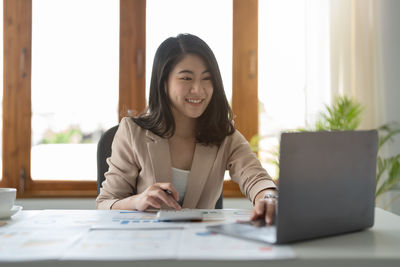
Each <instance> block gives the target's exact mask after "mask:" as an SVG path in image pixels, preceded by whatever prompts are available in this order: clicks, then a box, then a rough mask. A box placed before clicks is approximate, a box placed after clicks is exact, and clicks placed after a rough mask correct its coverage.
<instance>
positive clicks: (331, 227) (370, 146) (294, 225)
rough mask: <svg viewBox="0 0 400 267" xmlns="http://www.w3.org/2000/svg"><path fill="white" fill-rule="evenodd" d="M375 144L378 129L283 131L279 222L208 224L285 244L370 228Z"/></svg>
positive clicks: (218, 229)
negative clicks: (267, 224)
mask: <svg viewBox="0 0 400 267" xmlns="http://www.w3.org/2000/svg"><path fill="white" fill-rule="evenodd" d="M377 149H378V134H377V131H376V130H371V131H335V132H298V133H283V134H282V135H281V143H280V161H279V162H280V163H279V165H280V173H279V174H280V175H279V196H278V197H279V198H278V199H279V200H278V209H277V210H278V212H277V214H276V217H275V224H274V225H272V226H267V227H263V226H262V225H255V224H257V223H259V222H255V223H254V222H242V223H233V224H224V225H214V226H209V227H208V229H209V230H211V231H214V232H218V233H222V234H227V235H231V236H236V237H241V238H246V239H252V240H258V241H262V242H267V243H275V244H285V243H291V242H297V241H302V240H308V239H314V238H319V237H325V236H332V235H338V234H344V233H349V232H354V231H359V230H362V229H366V228H369V227H372V226H373V224H374V207H375V186H376V157H377Z"/></svg>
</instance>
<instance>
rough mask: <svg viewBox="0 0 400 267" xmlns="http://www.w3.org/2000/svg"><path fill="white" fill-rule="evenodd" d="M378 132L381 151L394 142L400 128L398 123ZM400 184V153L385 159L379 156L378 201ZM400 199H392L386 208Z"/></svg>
mask: <svg viewBox="0 0 400 267" xmlns="http://www.w3.org/2000/svg"><path fill="white" fill-rule="evenodd" d="M378 132H379V143H378V148H379V150H381V148H382V147H383V145H384V144H385V143H387V142H388V141H391V140H393V136H395V135H397V134H400V126H399V124H398V123H390V124H385V125H382V126H381V127H379V128H378ZM399 182H400V153H399V154H397V155H394V156H390V157H383V156H382V155H379V154H378V157H377V165H376V185H377V189H376V199H378V198H379V197H380V196H381V195H382V194H383V193H385V192H387V191H388V190H391V189H392V188H394V187H395V186H396V184H397V183H399ZM398 198H400V194H398V195H397V196H395V197H394V198H392V200H391V201H390V202H389V204H387V206H386V207H385V208H388V207H389V206H390V205H391V204H392V203H394V201H396V200H397V199H398Z"/></svg>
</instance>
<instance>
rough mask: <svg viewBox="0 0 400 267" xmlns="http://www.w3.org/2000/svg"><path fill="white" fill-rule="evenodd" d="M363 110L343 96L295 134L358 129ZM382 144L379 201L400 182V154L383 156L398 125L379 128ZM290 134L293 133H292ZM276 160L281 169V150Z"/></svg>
mask: <svg viewBox="0 0 400 267" xmlns="http://www.w3.org/2000/svg"><path fill="white" fill-rule="evenodd" d="M362 111H363V107H362V106H361V104H359V103H358V102H357V101H355V100H353V99H351V98H348V97H346V96H341V97H337V98H335V100H334V101H333V104H332V105H331V106H328V105H326V106H325V111H323V112H321V113H320V114H319V118H318V119H317V121H316V122H315V124H314V125H312V126H309V125H308V126H306V127H304V128H298V129H296V130H294V131H344V130H356V129H357V128H358V126H359V125H360V122H361V114H362ZM377 130H378V133H379V144H378V152H379V153H378V156H377V168H376V169H377V174H376V184H377V188H376V194H375V197H376V200H377V199H378V198H379V197H380V196H381V195H382V194H383V193H385V192H387V191H388V190H391V189H393V188H394V187H395V186H396V184H397V183H399V182H400V153H399V154H397V155H395V156H391V157H384V156H383V155H382V147H383V145H384V144H386V143H387V142H388V141H390V140H393V137H394V136H395V135H397V134H400V126H399V124H398V123H388V124H385V125H382V126H381V127H379V128H378V129H377ZM287 132H293V130H288V131H287ZM260 139H261V138H260V137H259V136H257V138H254V140H253V139H252V141H253V142H252V148H253V149H254V150H253V151H255V152H258V151H259V147H258V141H259V140H260ZM271 153H273V155H274V156H275V159H274V160H273V161H272V163H274V164H275V165H276V166H277V169H278V170H279V148H277V149H276V150H275V151H272V152H271ZM398 198H400V194H399V195H397V196H396V197H394V198H393V199H392V200H391V201H390V203H389V204H388V205H387V207H389V206H390V205H391V204H392V203H393V202H394V201H395V200H396V199H398Z"/></svg>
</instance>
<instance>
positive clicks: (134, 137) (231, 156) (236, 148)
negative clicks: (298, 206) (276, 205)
mask: <svg viewBox="0 0 400 267" xmlns="http://www.w3.org/2000/svg"><path fill="white" fill-rule="evenodd" d="M107 163H108V165H109V166H110V167H109V170H108V171H107V172H106V173H105V177H106V180H105V181H104V182H103V184H102V185H103V188H102V189H100V194H99V196H98V197H97V199H96V207H97V208H98V209H111V207H112V205H113V204H114V203H115V202H116V201H118V200H120V199H123V198H126V197H129V196H131V195H133V194H138V193H141V192H143V191H144V190H145V189H146V188H147V187H149V186H150V185H152V184H154V183H157V182H164V183H165V182H169V183H172V174H171V173H172V172H171V157H170V152H169V145H168V139H165V138H162V137H159V136H157V135H155V134H154V133H152V132H151V131H148V130H144V129H143V128H141V127H140V126H138V125H137V124H136V123H135V122H134V121H133V120H132V119H130V118H128V117H126V118H123V119H122V121H121V123H120V125H119V127H118V131H117V133H116V134H115V137H114V141H113V144H112V153H111V157H110V158H108V159H107ZM225 170H229V173H230V176H231V178H232V180H233V181H234V182H236V183H238V184H239V186H240V190H241V191H242V193H243V194H245V195H246V196H247V198H248V199H250V200H251V201H252V202H253V203H254V198H255V196H256V195H257V193H259V192H260V191H261V190H263V189H266V188H275V187H276V186H275V184H274V183H273V181H272V179H271V177H270V176H269V175H268V173H267V172H266V170H265V169H264V168H263V167H262V166H261V164H260V162H259V161H258V159H257V158H256V156H255V154H254V153H253V152H252V151H251V149H250V145H249V143H248V142H247V141H246V139H245V138H244V137H243V136H242V135H241V134H240V133H239V131H237V130H236V131H235V133H234V134H232V135H230V136H227V137H226V138H225V140H224V141H223V142H222V144H221V145H220V146H219V147H217V146H215V145H214V146H205V145H201V144H196V148H195V152H194V157H193V162H192V167H191V170H190V175H189V180H188V183H187V188H186V194H185V198H184V201H183V205H182V207H183V208H199V209H212V208H214V207H215V203H216V202H217V200H218V198H219V196H220V194H221V192H222V186H223V180H224V173H225Z"/></svg>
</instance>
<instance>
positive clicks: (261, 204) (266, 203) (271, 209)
mask: <svg viewBox="0 0 400 267" xmlns="http://www.w3.org/2000/svg"><path fill="white" fill-rule="evenodd" d="M267 194H271V195H273V196H277V195H278V194H277V191H276V190H275V189H266V190H263V191H261V192H259V193H258V194H257V196H256V200H255V203H254V208H253V213H252V214H251V217H250V220H251V221H255V220H259V219H264V220H265V223H266V225H271V224H273V223H274V221H275V213H276V210H277V203H278V199H277V198H265V196H266V195H267Z"/></svg>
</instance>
